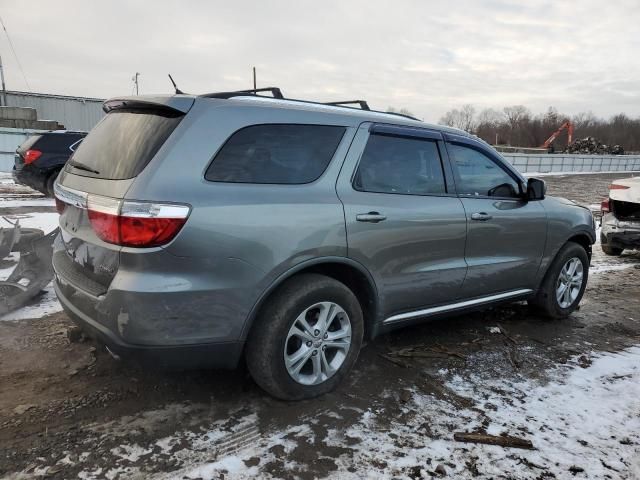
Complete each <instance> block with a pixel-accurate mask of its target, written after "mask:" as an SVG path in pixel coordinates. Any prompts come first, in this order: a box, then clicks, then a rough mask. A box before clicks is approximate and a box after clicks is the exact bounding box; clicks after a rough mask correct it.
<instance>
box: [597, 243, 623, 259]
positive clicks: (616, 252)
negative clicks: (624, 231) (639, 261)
mask: <svg viewBox="0 0 640 480" xmlns="http://www.w3.org/2000/svg"><path fill="white" fill-rule="evenodd" d="M600 246H601V247H602V251H603V252H604V253H606V254H607V255H610V256H612V257H619V256H620V255H622V248H617V247H611V246H609V245H605V244H604V243H603V244H601V245H600Z"/></svg>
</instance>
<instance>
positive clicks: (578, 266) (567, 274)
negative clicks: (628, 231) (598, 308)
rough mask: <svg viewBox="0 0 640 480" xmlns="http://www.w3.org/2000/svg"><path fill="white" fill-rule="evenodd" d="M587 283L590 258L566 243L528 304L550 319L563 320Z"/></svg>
mask: <svg viewBox="0 0 640 480" xmlns="http://www.w3.org/2000/svg"><path fill="white" fill-rule="evenodd" d="M588 279H589V257H588V256H587V252H586V251H585V249H584V248H583V247H582V246H581V245H579V244H577V243H574V242H568V243H567V244H566V245H565V246H564V247H562V248H561V249H560V251H559V252H558V254H557V255H556V258H555V259H554V260H553V262H552V264H551V266H550V267H549V270H547V274H546V275H545V277H544V280H543V281H542V284H541V285H540V289H539V290H538V293H537V294H536V297H535V298H534V299H533V300H530V301H529V303H530V304H531V305H532V306H533V307H534V308H536V309H538V310H540V312H541V313H543V314H544V315H546V316H548V317H551V318H566V317H568V316H569V315H570V314H571V313H572V312H573V311H574V310H575V309H576V308H578V305H579V304H580V300H582V296H583V295H584V291H585V288H586V287H587V280H588Z"/></svg>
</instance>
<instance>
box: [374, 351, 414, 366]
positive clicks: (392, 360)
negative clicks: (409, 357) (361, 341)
mask: <svg viewBox="0 0 640 480" xmlns="http://www.w3.org/2000/svg"><path fill="white" fill-rule="evenodd" d="M379 355H380V356H381V357H382V358H384V359H385V360H386V361H387V362H390V363H393V364H394V365H395V366H397V367H402V368H410V367H411V365H409V364H408V363H406V362H403V361H402V360H400V359H398V358H393V357H392V356H390V355H386V354H384V353H380V354H379Z"/></svg>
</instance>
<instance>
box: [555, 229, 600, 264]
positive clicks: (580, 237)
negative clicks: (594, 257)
mask: <svg viewBox="0 0 640 480" xmlns="http://www.w3.org/2000/svg"><path fill="white" fill-rule="evenodd" d="M568 242H573V243H577V244H578V245H580V246H581V247H583V248H584V249H585V250H586V252H587V256H588V257H589V260H591V254H592V246H593V244H594V243H595V238H592V237H591V235H590V234H589V233H588V232H574V233H573V234H572V235H571V236H570V237H569V238H568V239H567V241H566V242H565V243H564V244H567V243H568ZM564 244H563V245H564ZM558 251H559V250H558Z"/></svg>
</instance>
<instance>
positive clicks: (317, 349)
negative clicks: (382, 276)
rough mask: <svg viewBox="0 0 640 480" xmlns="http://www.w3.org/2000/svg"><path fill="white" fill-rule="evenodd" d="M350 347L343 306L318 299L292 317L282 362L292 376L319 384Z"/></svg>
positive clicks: (299, 381) (344, 356)
mask: <svg viewBox="0 0 640 480" xmlns="http://www.w3.org/2000/svg"><path fill="white" fill-rule="evenodd" d="M350 347H351V321H350V320H349V315H347V312H345V311H344V309H343V308H342V307H340V306H339V305H338V304H336V303H333V302H319V303H316V304H314V305H311V306H310V307H308V308H306V309H305V310H304V311H303V312H302V313H301V314H300V315H298V317H297V318H296V319H295V321H294V322H293V324H292V325H291V328H290V329H289V333H288V334H287V339H286V342H285V346H284V363H285V367H286V369H287V372H288V373H289V376H291V378H292V379H293V380H294V381H296V382H298V383H300V384H303V385H318V384H320V383H323V382H325V381H326V380H327V379H329V378H331V377H332V376H333V375H334V374H335V373H336V372H337V371H338V370H339V369H340V367H341V366H342V364H343V363H344V361H345V359H346V358H347V355H348V353H349V348H350Z"/></svg>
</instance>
